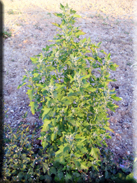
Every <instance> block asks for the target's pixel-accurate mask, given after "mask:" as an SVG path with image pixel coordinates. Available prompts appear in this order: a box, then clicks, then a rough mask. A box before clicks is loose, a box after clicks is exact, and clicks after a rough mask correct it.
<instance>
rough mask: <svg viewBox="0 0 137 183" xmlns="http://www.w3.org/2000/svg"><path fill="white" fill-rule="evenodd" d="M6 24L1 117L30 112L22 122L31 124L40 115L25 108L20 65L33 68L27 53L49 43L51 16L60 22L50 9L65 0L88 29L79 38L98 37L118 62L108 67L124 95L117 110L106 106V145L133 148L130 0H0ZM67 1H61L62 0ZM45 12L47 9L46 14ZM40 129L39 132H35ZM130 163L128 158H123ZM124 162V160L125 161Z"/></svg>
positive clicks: (14, 118) (14, 120) (120, 150)
mask: <svg viewBox="0 0 137 183" xmlns="http://www.w3.org/2000/svg"><path fill="white" fill-rule="evenodd" d="M3 2H4V30H5V31H11V32H12V37H10V38H8V39H5V40H4V72H3V77H4V86H3V92H4V107H5V109H4V110H5V111H7V113H6V115H5V123H8V124H10V125H11V126H12V127H16V126H17V125H18V124H19V123H20V122H21V121H23V119H22V116H23V115H24V113H25V112H28V115H27V118H26V119H25V120H24V122H25V123H28V122H29V123H30V125H31V127H33V128H34V127H35V125H36V124H38V123H40V124H41V121H40V120H39V119H38V116H37V115H34V116H33V115H32V114H31V112H30V108H29V106H28V105H29V99H28V97H27V95H26V91H27V88H26V87H24V88H21V89H19V90H17V86H18V85H19V84H20V83H21V80H22V76H23V75H24V74H25V71H24V69H25V68H26V69H31V68H32V64H31V62H30V57H32V56H34V55H37V54H38V53H40V52H41V51H42V48H44V47H46V45H47V44H48V45H49V44H51V43H50V42H48V40H52V39H53V37H54V35H55V34H56V33H57V32H56V27H55V26H53V25H52V24H51V23H52V22H60V20H59V19H58V18H57V17H55V16H54V15H53V12H58V11H60V10H59V4H60V3H62V4H63V5H65V3H67V2H68V4H69V6H70V7H72V8H74V10H76V11H77V14H80V15H81V16H82V18H81V19H78V20H77V23H76V24H75V26H80V27H81V29H82V30H83V31H84V32H85V33H86V35H84V36H81V38H84V37H87V38H89V37H90V38H91V40H92V43H98V42H100V41H102V44H101V49H103V50H104V51H106V52H107V53H111V59H112V61H113V62H114V63H116V64H118V65H119V67H118V68H117V71H115V72H111V76H112V78H116V79H117V81H116V82H115V83H111V84H110V88H111V89H113V88H115V89H116V91H117V96H119V97H122V99H123V100H122V101H119V102H116V104H118V105H119V108H118V109H117V110H116V112H115V113H113V112H109V117H110V120H109V121H110V127H111V128H112V129H113V130H114V131H115V133H113V134H111V135H112V139H111V141H108V146H109V147H110V148H111V150H112V151H113V152H114V154H115V159H116V160H118V159H119V158H124V157H126V156H127V155H132V154H133V145H132V144H133V140H132V130H133V129H132V125H133V124H132V120H133V119H132V109H133V106H132V102H133V88H134V75H133V70H132V69H133V68H132V64H133V62H134V61H133V26H134V22H133V1H131V0H125V1H119V0H112V1H109V0H108V1H107V0H104V1H103V0H99V1H97V2H98V3H97V2H96V0H89V1H88V0H86V1H85V0H83V1H80V2H79V1H73V0H72V1H71V0H69V1H63V0H60V1H59V0H56V1H55V0H50V1H49V0H47V1H46V2H45V1H44V0H41V1H40V3H39V1H38V0H35V1H33V2H32V1H31V0H27V1H25V0H22V1H18V0H12V1H11V0H3ZM64 2H65V3H64ZM48 13H49V14H48ZM38 134H39V132H38ZM127 163H128V161H127ZM126 165H127V166H128V164H125V166H126Z"/></svg>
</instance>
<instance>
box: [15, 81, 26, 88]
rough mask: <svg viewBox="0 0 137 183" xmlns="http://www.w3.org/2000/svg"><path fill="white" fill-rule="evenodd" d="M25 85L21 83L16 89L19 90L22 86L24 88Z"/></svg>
mask: <svg viewBox="0 0 137 183" xmlns="http://www.w3.org/2000/svg"><path fill="white" fill-rule="evenodd" d="M25 84H26V83H25V82H24V83H22V84H20V85H19V86H18V87H17V89H20V88H21V87H22V86H24V85H25Z"/></svg>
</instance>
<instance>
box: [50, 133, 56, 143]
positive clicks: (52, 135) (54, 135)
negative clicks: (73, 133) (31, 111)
mask: <svg viewBox="0 0 137 183" xmlns="http://www.w3.org/2000/svg"><path fill="white" fill-rule="evenodd" d="M55 138H56V134H55V133H54V132H53V133H52V134H51V140H52V141H54V140H55Z"/></svg>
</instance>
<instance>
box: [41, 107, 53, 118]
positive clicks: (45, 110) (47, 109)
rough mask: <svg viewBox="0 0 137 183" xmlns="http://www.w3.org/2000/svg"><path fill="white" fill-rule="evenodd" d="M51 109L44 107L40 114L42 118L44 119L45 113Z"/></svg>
mask: <svg viewBox="0 0 137 183" xmlns="http://www.w3.org/2000/svg"><path fill="white" fill-rule="evenodd" d="M50 110H51V109H50V108H47V107H44V109H43V111H44V112H43V114H42V120H44V119H45V118H46V115H47V114H48V113H49V111H50Z"/></svg>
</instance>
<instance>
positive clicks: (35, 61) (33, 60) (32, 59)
mask: <svg viewBox="0 0 137 183" xmlns="http://www.w3.org/2000/svg"><path fill="white" fill-rule="evenodd" d="M30 59H31V61H32V63H33V64H36V63H37V61H38V58H34V57H30Z"/></svg>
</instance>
